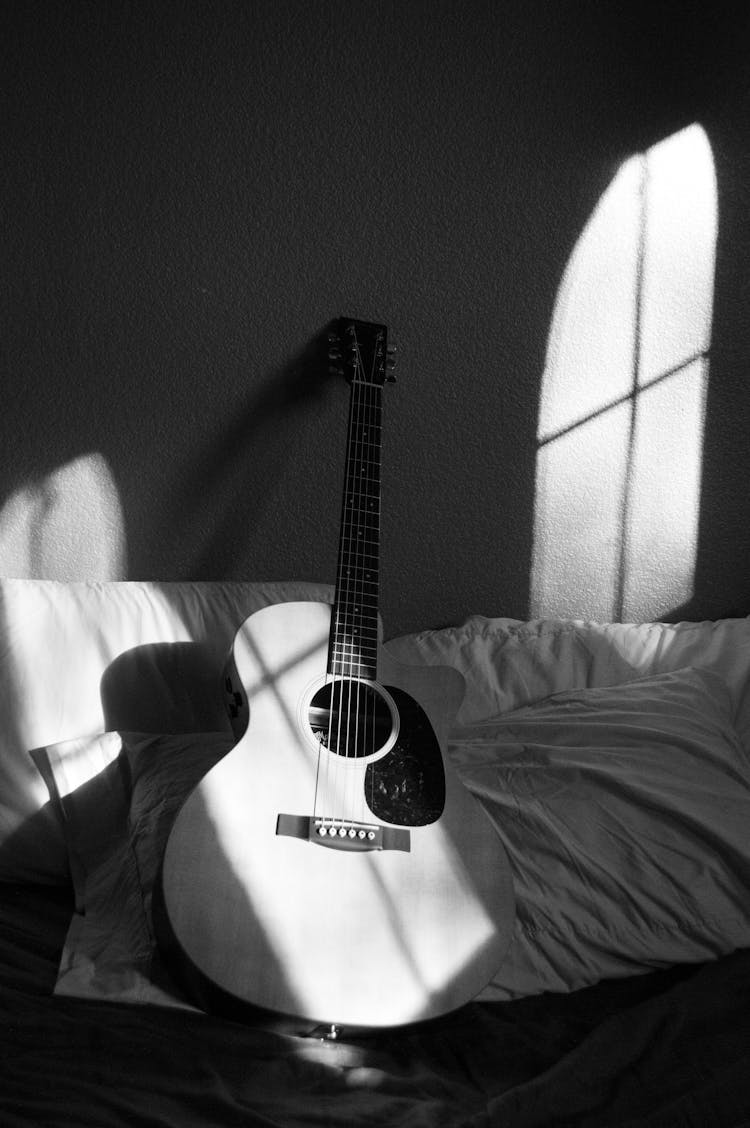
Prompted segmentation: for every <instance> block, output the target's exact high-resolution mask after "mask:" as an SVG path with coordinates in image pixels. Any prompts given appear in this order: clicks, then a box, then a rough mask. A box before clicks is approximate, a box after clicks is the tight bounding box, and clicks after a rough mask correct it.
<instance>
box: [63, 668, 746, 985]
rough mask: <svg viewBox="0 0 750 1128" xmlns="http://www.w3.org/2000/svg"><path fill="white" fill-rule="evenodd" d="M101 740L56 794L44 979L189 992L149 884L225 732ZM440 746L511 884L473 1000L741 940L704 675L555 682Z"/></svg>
mask: <svg viewBox="0 0 750 1128" xmlns="http://www.w3.org/2000/svg"><path fill="white" fill-rule="evenodd" d="M106 740H109V741H110V742H111V743H110V745H109V750H108V751H107V750H105V754H104V755H105V759H106V757H107V756H108V755H110V756H111V753H112V751H113V750H114V748H115V743H116V741H120V744H119V745H118V746H117V747H118V751H116V752H115V757H114V758H111V759H110V762H109V764H108V765H107V766H106V767H105V768H104V770H103V771H102V772H100V775H99V776H97V777H96V779H95V780H93V781H91V782H90V783H89V784H87V785H85V787H83V788H79V789H77V790H73V791H72V792H70V793H69V794H68V795H67V796H66V797H64V798H63V799H62V800H61V802H62V805H63V808H64V810H65V815H66V828H67V834H68V841H69V844H70V849H71V854H72V857H75V858H76V861H75V862H72V865H73V868H74V870H76V871H78V878H77V887H78V888H80V908H81V910H83V911H82V912H79V913H77V914H76V916H75V917H74V919H73V922H72V924H71V928H70V931H69V934H68V938H67V943H66V946H65V951H64V954H63V959H62V962H61V967H60V975H59V978H58V983H57V988H56V990H57V991H58V993H61V994H73V995H83V996H88V997H96V998H109V999H118V1000H131V1001H138V1002H156V1003H166V1004H172V1005H184V1002H185V1000H184V999H183V998H182V997H181V995H180V993H179V991H177V990H176V988H175V987H174V984H172V983H171V982H170V981H169V978H168V975H167V974H166V972H165V969H164V968H163V967H162V966H161V964H160V960H159V956H158V952H157V950H156V946H155V942H154V936H153V927H152V924H151V915H150V908H151V893H152V890H153V884H154V880H155V878H156V874H157V871H158V866H159V863H160V860H161V857H162V854H163V850H164V847H165V845H166V840H167V836H168V833H169V828H170V827H171V824H172V821H173V819H174V816H175V814H176V812H177V809H178V807H179V805H180V803H181V802H182V800H183V798H184V797H186V795H187V793H188V792H189V790H190V789H191V787H192V786H194V784H195V783H197V781H198V780H199V779H200V777H201V776H202V775H203V774H204V773H205V771H207V770H208V768H209V767H210V766H211V764H212V763H214V762H215V761H216V760H217V759H218V758H219V757H220V756H221V755H223V754H224V753H225V752H226V751H228V750H229V747H230V745H231V739H228V738H227V736H226V734H224V733H217V734H213V735H212V736H207V735H206V734H200V735H197V736H186V735H184V734H180V735H178V736H140V737H139V736H133V735H132V734H131V735H127V734H125V735H124V736H123V737H122V738H120V737H112V736H111V735H110V736H109V737H103V738H100V744H99V749H98V754H99V755H101V752H102V750H101V741H106ZM449 752H450V755H451V757H452V759H453V760H454V762H455V764H456V766H457V767H458V769H459V772H460V774H461V776H462V778H463V780H464V782H465V783H466V785H467V786H468V787H469V789H470V790H471V791H472V792H473V793H474V794H475V795H477V796H478V797H479V799H480V801H481V802H482V804H483V805H484V807H485V809H486V810H487V812H488V814H489V815H490V818H491V820H492V822H493V823H494V825H495V828H496V830H497V832H498V833H499V834H500V836H501V837H502V839H503V842H504V844H505V846H506V849H507V851H508V855H509V858H510V862H511V867H512V871H513V879H514V885H515V891H516V904H517V918H516V924H515V928H514V939H513V942H512V945H511V949H510V951H509V953H508V956H507V958H506V959H505V961H504V963H503V965H502V967H501V968H500V969H499V970H498V973H497V975H496V976H495V977H494V979H493V981H492V982H491V983H490V984H489V985H488V987H487V989H486V990H485V991H484V992H482V995H481V996H480V998H482V999H486V1000H501V999H510V998H514V997H517V996H520V995H526V994H535V993H539V992H541V991H548V990H549V991H571V990H574V989H576V988H578V987H582V986H585V985H588V984H591V983H594V982H597V981H598V980H600V979H603V978H608V977H620V976H624V975H631V974H635V973H638V972H645V971H648V970H650V969H653V968H655V967H659V966H666V965H670V964H674V963H684V962H695V961H701V960H705V959H707V958H713V957H716V956H718V955H720V954H721V953H723V952H726V951H730V950H732V949H734V948H736V947H738V946H741V945H742V944H747V942H748V940H749V939H750V928H749V925H748V919H749V914H750V908H749V906H750V897H748V892H749V891H750V888H749V887H750V840H749V839H748V836H747V829H746V828H747V821H748V814H750V764H749V763H748V757H747V756H746V754H745V753H744V751H743V749H742V747H741V745H740V743H739V741H738V739H737V737H736V734H735V733H734V730H733V727H732V710H731V702H730V697H729V693H728V690H727V688H726V685H725V684H724V683H723V681H722V680H721V679H720V678H719V677H718V676H717V675H715V674H713V673H710V672H708V671H703V670H696V669H686V670H680V671H676V672H674V673H668V674H663V675H658V676H654V677H650V678H644V679H640V680H638V681H634V682H630V683H627V684H625V685H620V686H615V687H610V688H606V689H588V690H579V691H569V692H566V693H562V694H557V695H555V696H554V697H552V698H549V699H547V700H546V701H544V702H542V703H540V704H538V705H535V706H531V707H528V708H525V709H521V710H517V711H516V712H513V713H508V714H505V715H503V716H501V717H498V718H495V719H493V720H492V721H488V722H483V723H480V724H474V725H470V726H466V727H465V728H462V729H459V730H456V731H455V733H454V735H453V738H452V741H451V745H450V749H449ZM64 759H65V756H62V757H57V766H54V765H53V766H51V769H50V770H51V771H52V773H53V775H54V777H55V778H59V777H61V775H62V769H61V767H60V763H61V760H64ZM96 804H98V805H99V811H98V815H99V817H98V818H97V817H95V816H94V813H93V807H94V805H96Z"/></svg>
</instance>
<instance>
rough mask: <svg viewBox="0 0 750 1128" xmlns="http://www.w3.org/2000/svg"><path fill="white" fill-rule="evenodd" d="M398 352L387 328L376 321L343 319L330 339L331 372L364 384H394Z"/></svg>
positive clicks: (338, 322) (337, 323)
mask: <svg viewBox="0 0 750 1128" xmlns="http://www.w3.org/2000/svg"><path fill="white" fill-rule="evenodd" d="M395 352H396V349H395V347H394V346H393V345H391V346H389V345H388V329H387V328H386V326H385V325H378V324H377V323H376V322H373V321H358V320H356V318H352V317H340V318H339V319H338V321H337V322H336V327H335V329H334V331H333V332H332V333H331V334H330V336H329V351H328V358H329V360H330V362H331V371H332V372H334V373H336V374H341V375H343V376H346V378H347V379H348V380H350V381H356V382H357V383H360V384H374V385H379V386H380V387H382V386H383V384H384V383H386V381H388V382H389V383H392V382H394V381H395V379H396V377H395V376H394V375H393V368H394V367H395V364H396V360H395Z"/></svg>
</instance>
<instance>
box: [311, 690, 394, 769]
mask: <svg viewBox="0 0 750 1128" xmlns="http://www.w3.org/2000/svg"><path fill="white" fill-rule="evenodd" d="M308 720H309V723H310V728H311V729H312V731H313V735H314V736H315V738H316V740H319V741H320V743H321V744H323V745H325V747H326V748H328V749H330V751H331V752H335V753H336V754H337V755H339V756H370V755H371V754H372V753H373V752H379V751H380V749H381V748H383V747H384V746H385V744H386V743H387V741H388V739H389V737H390V735H391V733H392V731H393V718H392V716H391V710H390V708H389V706H388V703H387V701H386V700H385V698H384V697H383V696H382V695H381V694H380V693H379V692H378V691H377V690H376V689H375V688H374V687H373V686H371V685H368V684H366V683H365V682H361V681H357V680H356V679H355V678H342V679H339V680H338V681H335V682H332V683H329V684H327V685H324V686H322V688H321V689H319V690H318V691H317V693H316V694H315V696H314V697H313V698H312V700H311V702H310V708H309V712H308Z"/></svg>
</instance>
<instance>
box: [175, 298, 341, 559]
mask: <svg viewBox="0 0 750 1128" xmlns="http://www.w3.org/2000/svg"><path fill="white" fill-rule="evenodd" d="M335 324H336V323H335V321H331V322H329V323H328V324H326V325H325V326H323V327H322V328H321V329H320V331H319V332H318V333H316V334H315V336H314V337H313V338H312V339H311V340H309V341H308V342H307V344H306V345H305V346H304V348H303V349H302V350H301V351H300V352H299V353H297V354H296V355H295V356H293V357H292V358H291V359H290V360H288V361H287V362H286V363H285V364H283V365H281V366H280V367H279V368H277V369H276V370H275V371H273V372H272V373H271V374H270V375H269V376H267V377H266V378H265V379H263V380H257V379H256V380H255V381H254V382H253V383H252V384H251V390H250V393H249V396H248V399H247V402H246V405H245V406H244V408H243V409H242V410H241V411H240V412H239V413H236V414H235V415H234V416H229V417H228V418H227V420H226V424H225V426H224V427H223V428H222V431H221V434H220V435H216V436H213V437H212V439H211V441H210V445H206V446H205V447H204V448H203V450H202V451H199V452H197V453H196V455H195V457H194V459H193V461H192V470H191V472H189V473H187V474H185V476H184V479H183V485H182V489H181V493H180V497H179V506H180V510H181V512H180V513H179V514H177V518H178V520H179V521H180V523H181V524H183V525H185V526H188V525H189V526H190V527H191V529H192V535H194V527H195V525H196V523H200V522H201V519H202V518H205V521H204V523H205V525H206V526H207V527H209V528H210V529H211V536H210V541H209V542H208V543H207V544H206V545H205V547H204V549H203V551H202V553H200V554H198V556H197V558H196V559H195V560H194V561H193V563H192V564H191V578H192V579H196V580H200V579H213V578H214V577H215V575H216V573H217V569H218V570H220V571H221V572H222V574H223V575H225V576H227V577H228V576H229V575H230V574H231V572H232V567H231V562H232V560H233V559H234V558H235V556H236V543H237V537H238V529H242V528H243V527H244V528H251V527H252V525H253V523H254V522H253V516H254V515H257V513H258V512H259V511H260V509H261V507H262V506H263V505H264V504H265V503H267V502H268V500H269V498H270V495H271V491H270V489H269V488H268V484H269V483H273V481H274V480H275V479H276V478H277V477H278V468H279V466H280V464H281V462H282V461H283V460H285V459H286V458H288V454H289V451H288V445H287V444H286V443H285V442H283V441H282V436H281V432H282V431H284V430H285V428H286V423H287V421H288V419H289V417H290V415H291V413H292V412H295V411H297V410H299V409H300V408H301V407H302V406H303V405H305V404H308V403H310V402H314V401H317V400H320V399H321V398H322V397H323V396H324V395H326V394H327V392H328V389H329V388H330V387H331V386H332V384H333V382H334V380H338V379H340V378H341V377H340V376H339V375H338V373H336V372H334V371H332V369H331V361H330V359H329V350H330V340H329V337H330V335H331V333H333V331H334V327H335ZM217 562H218V563H217ZM221 562H224V565H223V566H222V563H221Z"/></svg>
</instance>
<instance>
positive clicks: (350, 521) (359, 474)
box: [328, 377, 383, 681]
mask: <svg viewBox="0 0 750 1128" xmlns="http://www.w3.org/2000/svg"><path fill="white" fill-rule="evenodd" d="M382 392H383V389H382V385H381V384H378V383H369V382H367V381H366V380H361V379H358V378H356V377H355V379H354V380H352V385H351V403H350V413H349V435H348V442H347V451H346V471H345V485H344V499H343V506H342V517H341V536H340V540H339V556H338V567H337V572H336V594H335V599H334V610H333V617H332V626H331V640H330V652H329V666H328V672H329V674H331V675H333V676H338V677H361V678H369V679H371V680H373V681H374V680H375V679H376V678H377V647H378V579H379V564H380V449H381V426H382Z"/></svg>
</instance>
